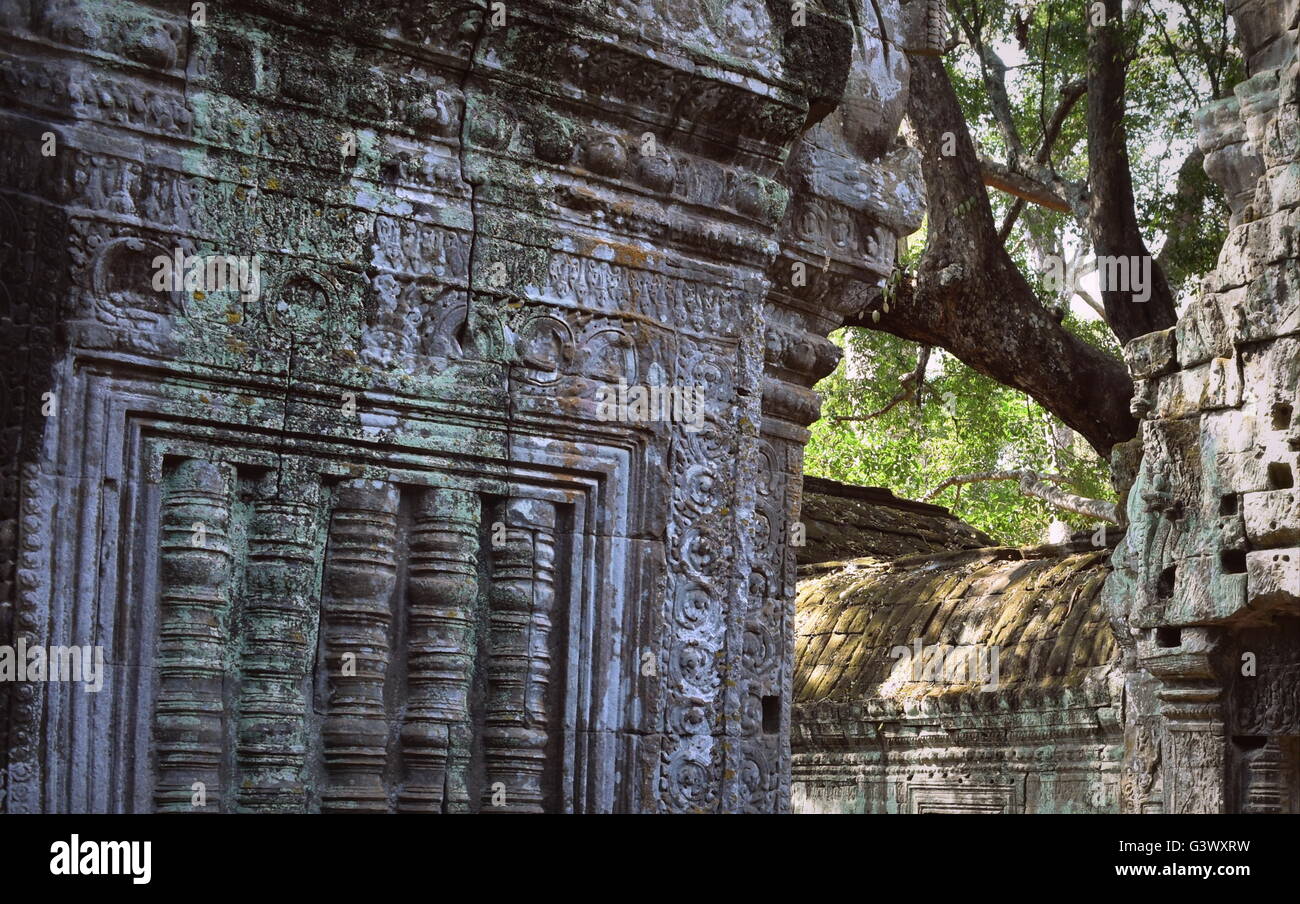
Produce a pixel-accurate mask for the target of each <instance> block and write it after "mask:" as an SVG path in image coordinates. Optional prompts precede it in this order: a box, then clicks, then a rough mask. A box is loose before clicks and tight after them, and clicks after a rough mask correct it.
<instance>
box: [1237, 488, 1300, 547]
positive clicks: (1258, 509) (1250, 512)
mask: <svg viewBox="0 0 1300 904" xmlns="http://www.w3.org/2000/svg"><path fill="white" fill-rule="evenodd" d="M1242 515H1243V517H1244V518H1245V523H1246V536H1247V538H1248V539H1249V540H1250V542H1251V543H1252V544H1253V545H1254V546H1256V547H1275V546H1289V545H1293V544H1295V543H1297V542H1300V491H1297V490H1295V489H1288V490H1274V491H1272V492H1265V493H1247V494H1245V495H1244V496H1243V497H1242Z"/></svg>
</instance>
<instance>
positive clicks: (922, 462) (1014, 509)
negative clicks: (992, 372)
mask: <svg viewBox="0 0 1300 904" xmlns="http://www.w3.org/2000/svg"><path fill="white" fill-rule="evenodd" d="M1070 325H1071V326H1072V327H1075V328H1077V329H1078V330H1079V332H1080V334H1081V335H1083V336H1084V338H1086V339H1087V340H1088V341H1093V342H1097V343H1098V344H1100V345H1103V346H1104V345H1105V344H1106V343H1107V341H1108V339H1107V336H1108V332H1107V330H1106V328H1105V327H1104V326H1103V325H1102V324H1100V323H1092V324H1074V323H1071V324H1070ZM832 339H834V340H835V341H836V342H837V343H838V344H840V346H841V347H842V348H844V349H845V357H844V359H843V360H842V361H841V362H840V364H839V366H838V367H837V368H836V369H835V371H834V372H833V373H832V374H831V375H830V376H828V377H827V378H826V379H825V380H823V381H822V382H821V383H820V384H819V385H818V387H817V388H818V391H820V392H821V393H822V396H823V403H822V418H821V420H819V421H817V422H816V423H815V424H814V425H813V427H812V439H811V441H810V442H809V444H808V449H807V452H806V455H805V458H804V470H805V471H806V472H807V473H809V474H813V475H816V476H818V477H829V478H831V479H834V480H841V481H844V482H846V483H856V484H865V485H868V486H884V487H888V488H890V489H891V490H893V491H894V493H895V494H897V495H899V496H904V497H907V498H912V499H919V498H921V497H922V496H924V495H925V494H926V493H928V492H929V491H930V490H932V489H934V488H935V487H936V486H938V485H939V484H940V483H941V482H942V481H943V480H944V479H945V478H947V477H952V476H955V475H960V474H972V473H979V472H984V471H994V470H1010V469H1013V468H1029V469H1032V470H1036V471H1040V472H1044V473H1055V474H1060V475H1062V476H1063V477H1065V478H1066V479H1067V480H1069V482H1070V483H1069V486H1068V487H1066V489H1068V490H1070V491H1071V492H1074V493H1076V494H1078V495H1081V496H1087V497H1090V498H1094V499H1113V498H1114V496H1113V493H1112V491H1111V489H1110V485H1109V482H1108V468H1107V467H1106V464H1105V463H1104V462H1103V461H1101V460H1100V459H1099V458H1098V457H1097V456H1096V454H1095V453H1094V452H1093V451H1092V450H1091V449H1090V448H1089V447H1088V446H1087V444H1086V443H1085V442H1083V441H1082V440H1081V439H1080V438H1079V437H1078V436H1076V435H1074V434H1073V433H1069V432H1068V431H1066V430H1065V429H1064V428H1062V426H1061V424H1060V422H1059V421H1057V420H1056V418H1054V417H1052V416H1051V415H1049V414H1048V413H1047V412H1046V411H1045V410H1044V409H1043V408H1042V407H1041V406H1040V405H1038V404H1037V403H1036V402H1034V401H1033V400H1031V399H1029V398H1028V397H1027V396H1025V395H1024V394H1023V393H1020V392H1017V391H1015V390H1012V389H1009V388H1007V387H1005V386H1002V385H1000V384H999V383H997V382H995V381H993V380H991V379H989V378H988V377H984V376H981V375H980V374H977V373H976V372H975V371H973V370H971V369H970V368H969V367H967V366H966V365H964V364H962V363H961V362H960V361H958V360H957V359H956V358H953V357H952V356H950V355H947V354H943V353H941V352H940V351H938V350H936V351H935V353H934V356H933V357H932V358H931V362H930V367H929V368H928V369H929V371H930V376H929V377H927V379H926V381H925V387H924V389H923V390H922V392H921V403H920V405H919V406H918V405H917V404H915V400H914V399H912V400H908V401H904V402H902V403H900V404H898V405H896V406H895V407H894V408H893V409H891V410H890V411H888V412H887V413H885V414H883V415H880V416H879V417H875V418H871V419H869V420H857V421H854V420H838V418H846V417H848V418H853V417H857V418H862V417H864V416H866V415H868V414H871V413H873V412H876V411H878V410H880V409H881V408H883V407H885V406H886V405H887V404H888V403H889V402H890V400H891V399H893V397H894V396H895V394H896V393H897V392H898V391H899V389H900V387H901V386H902V379H903V377H905V376H906V375H907V374H909V373H911V372H912V371H913V370H914V369H915V368H916V362H917V346H916V344H915V343H912V342H907V341H905V340H903V339H899V338H897V337H895V336H890V335H888V334H886V333H879V332H874V331H872V330H865V329H858V328H854V327H849V328H846V329H844V330H840V331H839V332H837V333H835V334H834V335H833V336H832ZM1111 345H1112V347H1113V343H1111ZM1067 435H1068V439H1067V440H1066V441H1065V442H1064V443H1063V444H1060V443H1059V439H1054V436H1055V437H1065V436H1067ZM1062 446H1063V447H1062ZM934 501H935V502H937V503H939V504H941V505H946V506H948V507H949V508H951V509H953V511H954V512H955V513H956V514H957V515H958V516H960V517H961V518H964V519H965V520H966V521H968V522H970V523H971V524H973V525H975V526H976V527H978V528H980V529H982V530H984V531H986V532H987V533H988V534H990V535H991V536H992V537H994V538H995V539H996V540H998V541H1000V542H1004V543H1015V544H1026V543H1037V542H1041V541H1042V540H1044V539H1045V531H1046V528H1047V525H1048V524H1049V523H1050V522H1051V521H1052V520H1054V519H1056V518H1060V519H1062V520H1065V521H1068V522H1070V523H1071V524H1072V525H1074V527H1076V528H1078V529H1082V528H1085V527H1090V526H1095V523H1091V522H1089V521H1088V520H1087V519H1084V518H1080V517H1078V516H1075V515H1069V514H1066V513H1063V512H1060V511H1057V510H1056V509H1053V508H1052V507H1050V506H1048V505H1047V504H1045V503H1043V502H1041V501H1039V500H1037V499H1034V498H1030V497H1026V496H1022V495H1021V494H1020V492H1019V490H1018V488H1017V486H1016V483H1015V481H997V482H988V483H975V484H969V485H967V486H964V487H961V488H960V491H959V490H958V489H957V488H950V489H948V490H946V491H945V492H944V493H943V494H942V495H940V496H939V497H938V498H937V499H935V500H934Z"/></svg>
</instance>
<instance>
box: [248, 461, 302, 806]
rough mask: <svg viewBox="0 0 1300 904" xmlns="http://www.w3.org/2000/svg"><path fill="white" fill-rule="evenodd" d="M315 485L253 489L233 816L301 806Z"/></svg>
mask: <svg viewBox="0 0 1300 904" xmlns="http://www.w3.org/2000/svg"><path fill="white" fill-rule="evenodd" d="M319 496H320V489H319V485H318V483H317V482H316V479H315V477H314V476H313V477H310V478H307V479H303V478H301V477H299V476H296V475H293V474H292V473H291V472H289V471H283V472H272V473H269V474H267V475H266V477H264V478H263V479H262V481H261V482H260V484H259V486H258V487H257V493H256V496H255V499H254V501H253V512H252V519H251V523H250V527H249V536H248V558H247V566H246V568H245V571H244V589H243V597H244V598H243V619H242V625H241V629H242V630H241V633H242V638H243V648H242V650H243V655H242V657H241V660H240V670H241V673H242V682H241V685H240V695H239V728H238V740H237V748H236V761H237V764H238V768H239V789H238V801H239V809H241V810H252V811H270V812H301V811H302V810H304V809H305V808H306V805H307V790H306V785H305V782H304V779H305V769H306V751H307V739H306V718H305V717H306V710H307V700H308V699H309V697H308V694H307V692H306V686H305V682H306V679H307V676H308V675H309V674H310V673H311V666H312V662H313V659H314V657H315V653H316V611H317V603H318V592H317V587H318V585H317V580H316V579H317V575H318V567H319V566H318V564H317V548H316V511H317V505H318V498H319Z"/></svg>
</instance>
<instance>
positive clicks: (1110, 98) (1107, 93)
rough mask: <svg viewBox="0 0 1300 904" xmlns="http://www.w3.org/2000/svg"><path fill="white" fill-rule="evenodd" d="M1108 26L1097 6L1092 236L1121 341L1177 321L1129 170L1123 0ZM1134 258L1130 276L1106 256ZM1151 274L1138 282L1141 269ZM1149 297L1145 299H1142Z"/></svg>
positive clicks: (1091, 68) (1115, 1)
mask: <svg viewBox="0 0 1300 904" xmlns="http://www.w3.org/2000/svg"><path fill="white" fill-rule="evenodd" d="M1104 3H1105V13H1106V19H1105V24H1103V25H1098V24H1096V20H1095V19H1094V17H1093V6H1095V5H1096V4H1090V5H1089V6H1088V7H1086V8H1085V11H1084V14H1085V15H1086V16H1088V184H1089V187H1090V189H1091V196H1090V200H1089V211H1088V231H1089V233H1090V234H1091V238H1092V247H1093V251H1094V252H1095V253H1096V255H1097V257H1098V269H1099V271H1101V274H1102V275H1101V280H1102V284H1101V300H1102V304H1103V305H1104V306H1105V308H1106V320H1107V322H1108V323H1109V324H1110V328H1111V329H1112V330H1114V332H1115V335H1116V336H1117V337H1118V338H1119V341H1120V342H1128V341H1129V340H1130V339H1132V338H1133V337H1134V336H1141V335H1142V334H1144V333H1150V332H1154V331H1156V330H1163V329H1165V328H1167V327H1171V326H1173V325H1174V323H1175V322H1176V320H1177V313H1176V311H1175V308H1174V298H1173V293H1172V292H1171V291H1170V290H1169V283H1168V281H1167V280H1166V279H1165V274H1164V270H1163V269H1161V267H1160V264H1159V262H1158V261H1156V260H1155V258H1154V256H1153V255H1152V254H1151V252H1150V251H1149V250H1148V249H1147V246H1146V242H1145V241H1144V240H1143V238H1142V231H1141V230H1140V229H1139V228H1138V222H1137V212H1136V208H1135V206H1134V199H1133V174H1132V171H1131V169H1130V167H1129V158H1128V130H1127V129H1126V128H1125V126H1124V109H1125V105H1124V82H1125V78H1126V76H1127V70H1128V64H1127V62H1126V61H1125V58H1124V25H1123V12H1122V4H1121V0H1104ZM1106 258H1110V259H1125V260H1127V261H1129V268H1128V270H1127V271H1121V270H1119V269H1118V268H1108V267H1107V266H1106V265H1105V263H1104V261H1103V259H1106ZM1147 261H1149V262H1150V264H1149V266H1150V270H1149V277H1148V278H1146V279H1144V280H1143V281H1144V282H1145V283H1146V285H1138V284H1137V283H1138V281H1139V278H1140V277H1135V276H1134V275H1133V266H1134V263H1135V262H1140V263H1138V267H1139V268H1140V269H1139V272H1140V273H1141V274H1146V266H1147V264H1146V263H1145V262H1147ZM1107 272H1110V273H1111V274H1112V276H1118V275H1119V274H1120V273H1121V272H1126V273H1127V274H1128V279H1127V280H1124V279H1114V278H1112V279H1109V280H1108V279H1107V277H1106V274H1107ZM1147 293H1149V294H1150V297H1149V298H1148V299H1147V300H1146V301H1137V300H1135V299H1136V298H1141V297H1143V296H1144V295H1146V294H1147Z"/></svg>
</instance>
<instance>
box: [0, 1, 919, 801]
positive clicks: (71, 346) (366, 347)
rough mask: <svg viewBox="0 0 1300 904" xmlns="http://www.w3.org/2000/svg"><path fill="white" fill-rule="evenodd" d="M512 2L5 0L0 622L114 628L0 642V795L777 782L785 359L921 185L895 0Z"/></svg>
mask: <svg viewBox="0 0 1300 904" xmlns="http://www.w3.org/2000/svg"><path fill="white" fill-rule="evenodd" d="M506 6H507V7H508V9H505V15H506V19H505V22H504V23H499V22H494V21H493V15H494V10H493V8H492V5H490V4H488V3H487V2H486V0H435V2H421V3H411V2H396V0H368V2H366V3H364V4H363V3H342V2H316V0H313V2H306V0H223V2H220V3H208V4H206V17H205V21H204V22H202V23H196V22H195V21H194V20H193V19H192V17H191V7H190V4H189V3H188V2H185V3H182V2H175V0H151V2H145V0H39V2H38V0H6V2H4V3H3V4H0V95H2V96H3V101H2V103H0V117H2V118H3V120H4V128H3V129H2V130H0V136H2V137H0V141H2V142H3V149H2V152H0V264H2V266H0V272H2V273H3V274H4V275H5V285H4V287H3V288H4V295H3V310H2V311H0V329H2V330H3V338H4V343H5V345H6V355H5V357H4V362H3V367H4V369H5V376H4V382H3V385H4V395H3V405H4V408H5V411H4V414H5V422H4V429H5V432H4V442H5V455H4V458H3V463H4V473H3V480H2V481H0V541H3V543H4V545H5V547H6V549H7V550H8V554H7V555H5V556H4V557H3V559H4V561H6V562H9V563H12V564H10V565H8V566H7V567H6V571H5V573H4V574H3V575H0V577H2V578H3V580H4V590H5V591H6V593H5V596H4V598H3V601H0V643H9V644H16V643H17V642H19V641H22V642H24V643H26V644H28V645H71V644H84V645H91V646H102V647H103V648H104V650H105V651H106V660H107V663H108V665H107V669H108V676H107V679H106V682H105V687H104V689H103V691H102V692H100V693H91V692H89V691H87V690H85V689H84V688H83V687H82V686H81V685H79V684H76V683H69V682H50V683H45V684H40V683H27V684H22V685H18V686H15V685H13V684H12V683H3V684H0V809H3V810H4V811H6V812H30V811H149V810H173V811H175V810H180V811H184V810H191V809H196V808H195V807H194V796H195V794H194V789H195V788H196V787H197V784H196V783H201V785H202V787H203V789H204V790H205V793H206V800H207V803H206V806H205V809H207V810H209V811H217V810H253V811H301V810H309V811H315V810H328V811H393V810H397V811H417V812H456V811H466V810H469V811H474V810H479V809H485V810H490V809H494V808H495V809H502V810H509V811H537V810H549V811H576V812H593V811H689V812H712V811H762V812H777V811H782V810H785V809H786V808H787V802H788V797H789V785H788V782H789V748H788V738H789V701H790V682H791V673H790V669H791V663H792V630H793V628H792V604H791V601H792V596H793V592H794V582H795V572H794V568H795V564H794V557H793V555H792V552H791V550H790V548H789V546H788V545H787V543H786V539H785V538H786V537H787V536H788V533H789V525H790V522H791V521H792V520H793V519H794V518H795V517H796V516H797V511H798V507H799V495H800V480H801V472H802V459H801V449H802V445H803V443H804V441H805V439H806V435H807V434H806V431H805V429H804V427H805V425H806V424H807V423H808V422H810V421H811V420H812V419H813V418H815V417H816V415H817V400H816V395H815V393H813V392H812V390H811V386H812V385H813V384H814V383H815V382H816V380H817V379H819V378H820V377H821V376H822V375H824V374H825V373H827V372H828V371H829V370H830V368H831V367H832V366H833V365H834V363H835V360H836V357H837V354H838V352H837V351H836V350H835V348H834V347H833V346H832V345H831V344H830V343H828V342H827V341H826V340H825V338H824V337H825V335H826V334H827V333H828V332H829V331H830V330H831V329H833V328H834V327H835V326H837V325H838V324H839V322H840V321H841V318H842V316H843V314H844V311H842V310H840V309H839V308H838V307H837V304H840V303H841V302H839V299H844V298H849V297H852V293H849V292H847V291H845V287H846V286H847V285H849V284H850V283H853V282H862V281H868V282H879V281H880V280H882V279H883V277H884V276H885V275H886V274H888V273H889V272H890V271H891V269H892V268H893V265H894V254H895V246H896V240H897V236H899V235H902V234H906V233H910V232H912V231H913V230H914V229H915V228H916V227H917V225H918V223H919V217H920V212H921V202H920V190H919V184H918V173H917V168H916V165H915V159H914V156H913V155H912V153H911V152H910V151H907V150H905V149H901V148H900V147H899V146H898V145H896V139H895V136H896V132H897V128H898V124H899V121H900V119H901V116H902V108H903V99H904V86H905V85H906V80H907V71H908V67H907V61H906V57H905V55H904V52H903V43H904V42H903V38H902V35H903V31H904V29H903V26H902V24H901V21H900V11H899V7H898V4H897V2H895V0H879V2H872V3H866V2H857V0H855V2H853V3H852V4H848V5H846V4H844V3H841V2H837V0H825V2H817V0H815V2H811V3H809V4H808V5H807V13H806V15H807V21H806V24H804V25H801V26H798V27H795V26H792V25H787V24H785V23H789V22H791V20H792V16H791V13H792V6H791V3H790V2H788V0H764V2H758V0H741V2H732V3H729V4H726V6H725V9H724V7H723V5H721V4H717V3H712V2H704V0H696V2H690V0H614V2H603V0H602V2H580V3H572V2H568V3H560V2H546V0H532V2H519V3H510V4H506ZM47 133H52V135H53V138H54V145H53V147H54V148H55V152H54V153H53V154H52V155H49V156H47V155H45V154H43V153H42V149H43V147H45V146H47V139H48V137H49V136H48V135H47ZM177 249H181V250H182V251H183V252H184V253H185V254H187V255H240V256H244V257H246V258H256V259H257V260H259V261H260V264H261V284H260V292H259V293H241V292H238V291H229V290H227V291H216V290H213V289H212V287H208V290H207V291H203V290H197V291H191V290H187V289H184V288H181V289H173V288H172V287H167V286H165V287H164V288H163V289H162V290H157V289H155V288H154V287H153V285H152V276H153V275H154V271H153V269H152V266H151V264H152V262H153V261H154V260H155V258H156V257H158V256H159V255H173V254H174V253H175V252H176V250H177ZM796 264H798V265H800V267H799V268H798V269H799V270H800V271H803V270H806V271H807V277H806V278H801V279H798V280H795V279H793V278H792V274H793V273H794V272H795V270H796V267H795V265H796ZM620 381H624V382H626V383H627V384H631V385H649V384H654V385H662V386H667V387H678V388H679V389H684V390H688V391H695V390H698V391H700V392H701V393H703V395H704V398H705V404H704V411H705V418H704V421H703V423H702V424H697V425H696V426H702V428H703V429H699V430H695V429H693V427H692V425H691V424H687V423H682V422H680V421H677V422H670V423H663V422H659V423H638V424H627V423H618V422H611V421H609V420H607V419H602V418H601V417H600V410H599V409H598V400H599V398H600V396H599V395H598V393H599V391H600V390H601V389H602V388H609V387H612V386H617V384H618V383H619V382H620ZM348 663H350V664H351V665H352V666H353V668H352V669H351V670H349V669H347V668H346V667H345V665H346V664H348ZM494 789H499V790H500V792H502V797H500V798H499V799H497V800H495V801H494V800H493V795H494V794H495V793H496V790H494ZM494 804H495V805H496V806H494Z"/></svg>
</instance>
